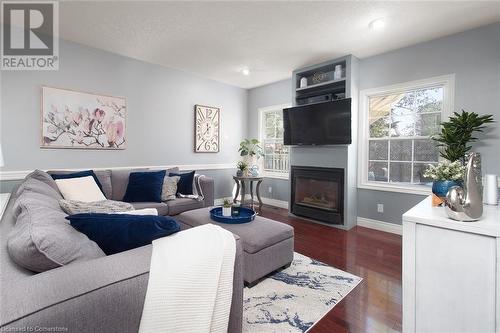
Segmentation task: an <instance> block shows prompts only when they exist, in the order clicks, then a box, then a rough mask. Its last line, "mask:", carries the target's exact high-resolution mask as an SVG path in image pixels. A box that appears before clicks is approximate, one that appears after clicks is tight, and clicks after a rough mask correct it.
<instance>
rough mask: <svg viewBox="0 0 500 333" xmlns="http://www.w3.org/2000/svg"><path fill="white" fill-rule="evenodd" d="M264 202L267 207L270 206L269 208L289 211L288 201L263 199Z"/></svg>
mask: <svg viewBox="0 0 500 333" xmlns="http://www.w3.org/2000/svg"><path fill="white" fill-rule="evenodd" d="M262 202H263V203H264V204H266V205H269V206H273V207H279V208H284V209H288V201H282V200H276V199H270V198H262Z"/></svg>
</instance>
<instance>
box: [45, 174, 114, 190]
mask: <svg viewBox="0 0 500 333" xmlns="http://www.w3.org/2000/svg"><path fill="white" fill-rule="evenodd" d="M49 173H50V175H51V176H52V178H54V180H55V181H56V184H57V180H60V179H73V178H85V177H92V178H93V179H94V181H95V183H96V185H97V187H99V190H100V191H101V192H102V194H104V190H103V188H102V184H101V182H100V181H99V178H97V175H96V174H95V172H94V170H83V171H49Z"/></svg>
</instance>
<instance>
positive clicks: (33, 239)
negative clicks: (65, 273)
mask: <svg viewBox="0 0 500 333" xmlns="http://www.w3.org/2000/svg"><path fill="white" fill-rule="evenodd" d="M45 198H47V197H45ZM43 201H44V196H43V195H41V194H39V193H33V192H31V191H24V192H23V193H22V194H21V196H20V197H19V198H18V199H17V203H18V205H19V208H20V214H19V216H18V217H17V221H16V225H15V226H14V228H13V229H12V231H11V232H10V234H9V235H8V241H7V249H8V251H9V255H10V257H11V258H12V260H14V261H15V262H16V263H17V264H18V265H20V266H22V267H24V268H27V269H29V270H31V271H34V272H43V271H47V270H50V269H52V268H56V267H59V266H63V265H67V264H70V263H73V262H81V261H87V260H90V259H94V258H100V257H104V256H105V254H104V252H102V250H101V249H100V248H99V246H98V245H97V244H96V243H95V242H93V241H91V240H90V239H88V237H87V236H85V235H84V234H82V233H80V232H78V231H77V230H76V229H74V228H73V227H72V226H71V225H70V224H69V223H68V221H67V220H66V218H65V217H66V216H67V215H66V213H64V212H63V211H62V210H61V209H60V207H59V205H57V208H54V207H50V206H49V205H47V204H45V205H44V204H42V203H43ZM45 201H47V200H45Z"/></svg>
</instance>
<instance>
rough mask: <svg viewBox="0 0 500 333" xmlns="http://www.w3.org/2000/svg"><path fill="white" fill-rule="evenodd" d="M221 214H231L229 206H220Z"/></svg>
mask: <svg viewBox="0 0 500 333" xmlns="http://www.w3.org/2000/svg"><path fill="white" fill-rule="evenodd" d="M222 216H231V207H222Z"/></svg>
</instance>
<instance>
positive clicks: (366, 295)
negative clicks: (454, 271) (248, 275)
mask: <svg viewBox="0 0 500 333" xmlns="http://www.w3.org/2000/svg"><path fill="white" fill-rule="evenodd" d="M261 215H262V216H264V217H267V218H270V219H273V220H276V221H281V222H284V223H287V224H290V225H292V226H293V227H294V228H295V251H296V252H299V253H302V254H305V255H307V256H309V257H311V258H314V259H317V260H320V261H322V262H324V263H327V264H329V265H332V266H334V267H336V268H339V269H342V270H345V271H347V272H349V273H352V274H355V275H357V276H360V277H362V278H363V281H362V282H361V283H360V284H359V285H358V286H357V287H356V288H355V289H354V290H353V291H352V292H351V293H350V294H349V295H347V296H346V297H345V298H344V299H343V300H342V301H341V302H340V303H339V304H337V305H336V306H335V307H334V308H333V309H332V310H331V311H330V312H329V313H328V314H327V315H326V316H325V317H323V318H322V319H321V320H320V321H319V322H318V323H317V324H316V325H315V326H314V327H313V328H312V329H311V330H310V331H309V332H310V333H332V332H335V333H341V332H377V333H378V332H401V331H402V328H401V319H402V315H401V311H402V305H401V304H402V303H401V301H402V294H401V262H402V261H401V259H402V258H401V236H399V235H394V234H389V233H385V232H381V231H377V230H373V229H368V228H363V227H354V228H352V229H351V230H349V231H344V230H340V229H337V228H333V227H328V226H324V225H320V224H316V223H312V222H309V221H306V220H303V219H300V218H296V217H291V216H289V215H288V211H287V210H285V209H281V208H275V207H270V206H264V207H263V209H262V213H261Z"/></svg>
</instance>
